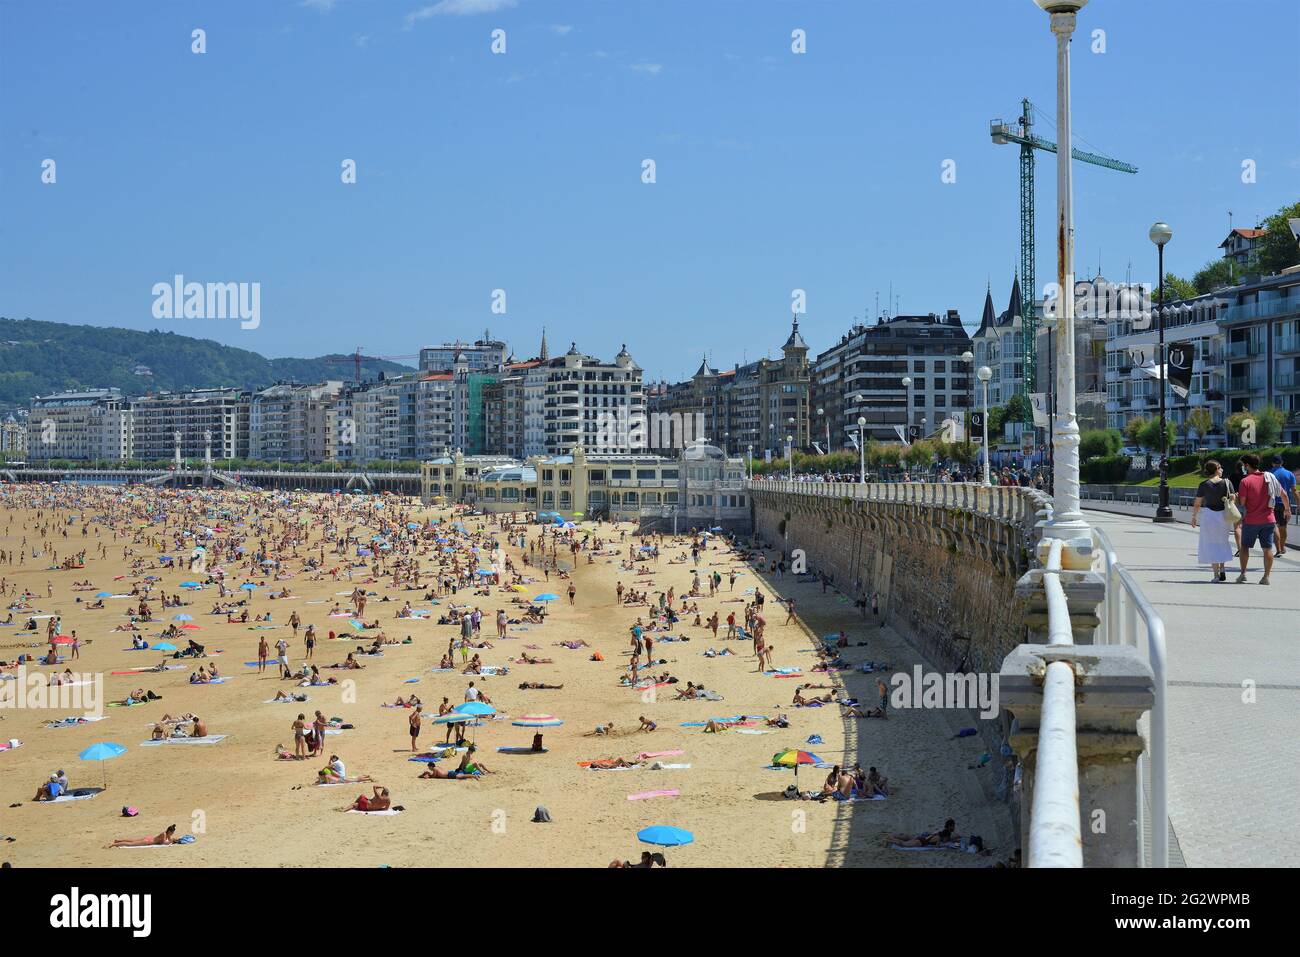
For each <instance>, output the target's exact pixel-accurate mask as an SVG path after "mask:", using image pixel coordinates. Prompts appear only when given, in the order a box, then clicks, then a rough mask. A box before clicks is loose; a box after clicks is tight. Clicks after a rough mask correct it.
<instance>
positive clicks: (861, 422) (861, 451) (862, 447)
mask: <svg viewBox="0 0 1300 957" xmlns="http://www.w3.org/2000/svg"><path fill="white" fill-rule="evenodd" d="M858 481H859V482H861V483H862V484H863V485H866V484H867V420H866V419H864V418H863V417H862V416H858Z"/></svg>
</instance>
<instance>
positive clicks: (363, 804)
mask: <svg viewBox="0 0 1300 957" xmlns="http://www.w3.org/2000/svg"><path fill="white" fill-rule="evenodd" d="M392 806H393V801H392V798H390V797H389V795H388V788H381V787H380V786H379V785H378V784H376V785H375V793H374V794H373V795H366V794H361V795H358V796H357V799H356V800H355V801H353V802H352V803H351V804H349V805H347V806H346V807H344V808H341V809H340V810H344V811H387V810H388V809H389V808H390V807H392Z"/></svg>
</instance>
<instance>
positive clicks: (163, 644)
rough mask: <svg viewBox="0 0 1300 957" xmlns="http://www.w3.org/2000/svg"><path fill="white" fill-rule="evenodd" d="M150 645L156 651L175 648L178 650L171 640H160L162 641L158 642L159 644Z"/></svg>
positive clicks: (173, 649)
mask: <svg viewBox="0 0 1300 957" xmlns="http://www.w3.org/2000/svg"><path fill="white" fill-rule="evenodd" d="M149 647H151V648H153V649H154V650H155V651H175V650H176V646H175V645H173V644H172V643H171V642H167V641H160V642H158V644H156V645H150V646H149Z"/></svg>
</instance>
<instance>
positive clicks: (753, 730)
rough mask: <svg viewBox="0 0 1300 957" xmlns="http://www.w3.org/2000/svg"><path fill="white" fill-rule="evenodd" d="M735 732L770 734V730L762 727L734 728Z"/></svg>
mask: <svg viewBox="0 0 1300 957" xmlns="http://www.w3.org/2000/svg"><path fill="white" fill-rule="evenodd" d="M735 732H736V734H771V733H772V732H771V731H768V730H766V729H763V728H736V729H735Z"/></svg>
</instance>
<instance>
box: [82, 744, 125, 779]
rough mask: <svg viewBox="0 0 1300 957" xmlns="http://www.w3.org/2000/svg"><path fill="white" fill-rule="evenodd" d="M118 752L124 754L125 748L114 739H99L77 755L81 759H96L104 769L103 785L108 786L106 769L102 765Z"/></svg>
mask: <svg viewBox="0 0 1300 957" xmlns="http://www.w3.org/2000/svg"><path fill="white" fill-rule="evenodd" d="M120 754H126V748H125V747H123V746H122V745H120V744H118V743H117V742H116V741H100V742H98V743H96V744H92V745H91V746H90V747H88V748H87V749H86V750H85V751H82V752H81V754H79V755H78V757H79V758H81V760H83V761H98V762H99V766H100V767H101V768H103V771H104V787H108V769H107V768H105V767H104V762H105V761H107V760H109V759H110V758H115V757H117V756H118V755H120Z"/></svg>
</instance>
